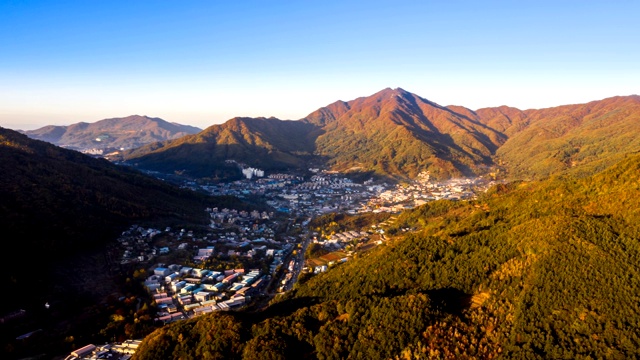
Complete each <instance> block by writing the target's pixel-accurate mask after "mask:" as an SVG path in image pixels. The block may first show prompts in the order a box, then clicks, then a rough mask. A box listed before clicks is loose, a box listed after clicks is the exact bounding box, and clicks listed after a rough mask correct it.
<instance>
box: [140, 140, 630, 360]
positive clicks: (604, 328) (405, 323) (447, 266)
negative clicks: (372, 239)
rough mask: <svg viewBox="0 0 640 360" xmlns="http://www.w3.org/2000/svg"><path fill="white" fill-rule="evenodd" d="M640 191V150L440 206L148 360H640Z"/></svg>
mask: <svg viewBox="0 0 640 360" xmlns="http://www.w3.org/2000/svg"><path fill="white" fill-rule="evenodd" d="M638 181H640V154H639V153H634V154H629V155H627V156H625V157H623V158H622V159H621V161H619V163H617V164H615V165H614V166H611V167H609V168H607V169H606V170H604V171H601V172H599V173H596V174H595V175H592V176H588V177H584V178H582V179H563V178H562V177H552V178H550V179H547V180H545V181H541V182H514V183H509V184H501V185H499V186H496V187H494V188H493V189H491V190H490V191H489V192H487V193H486V194H484V195H483V196H481V197H480V198H478V199H477V200H474V201H468V202H451V201H436V202H430V203H427V204H425V205H424V206H422V207H419V208H416V209H413V210H411V211H407V212H404V213H402V214H399V215H398V216H397V219H395V220H393V221H391V225H390V226H389V227H388V228H387V237H388V240H387V241H386V242H384V243H383V244H382V245H379V246H377V247H376V248H375V249H373V250H370V251H367V252H364V253H358V254H357V255H356V256H354V258H353V259H350V260H349V261H347V262H346V263H344V264H340V265H336V266H335V267H334V268H332V269H330V270H329V271H328V272H326V273H323V274H319V275H316V276H314V277H312V278H311V279H309V280H306V282H305V281H304V280H303V281H302V283H298V284H297V285H296V288H295V289H294V290H293V291H292V292H289V293H287V294H286V295H284V296H282V297H279V298H277V299H276V300H275V301H274V302H273V303H272V304H271V305H270V306H269V307H268V308H267V309H266V310H264V311H262V312H257V313H256V312H243V311H239V312H216V313H213V314H206V315H202V316H199V317H197V318H194V319H190V320H187V321H181V322H177V323H173V324H169V325H167V326H164V327H162V328H160V329H157V330H156V331H154V332H153V333H151V334H150V335H149V336H147V337H146V338H145V339H144V340H143V341H142V343H141V344H140V346H139V348H138V350H137V352H136V355H135V356H136V358H137V359H141V360H145V359H158V358H185V359H187V358H200V357H207V358H220V359H222V358H225V359H227V358H228V359H256V358H271V359H329V358H331V359H346V358H349V359H422V358H444V359H454V358H455V359H524V358H527V359H549V358H566V359H578V358H611V359H631V358H637V357H638V356H640V347H639V346H638V344H639V343H640V336H639V335H638V331H637V329H638V323H639V322H640V315H639V314H640V298H639V296H638V294H640V265H639V264H638V261H637V259H638V257H639V256H640V243H638V241H637V239H638V234H640V211H639V209H640V188H638ZM352 223H355V222H354V221H352ZM367 227H368V226H367ZM407 228H410V229H413V230H410V231H406V229H407Z"/></svg>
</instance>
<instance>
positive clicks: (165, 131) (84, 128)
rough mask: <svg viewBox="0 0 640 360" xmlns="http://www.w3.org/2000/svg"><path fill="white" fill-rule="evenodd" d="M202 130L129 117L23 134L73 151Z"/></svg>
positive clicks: (127, 144)
mask: <svg viewBox="0 0 640 360" xmlns="http://www.w3.org/2000/svg"><path fill="white" fill-rule="evenodd" d="M200 131H201V129H199V128H197V127H194V126H190V125H182V124H178V123H174V122H168V121H166V120H163V119H161V118H157V117H149V116H146V115H130V116H126V117H122V118H108V119H103V120H99V121H96V122H93V123H88V122H79V123H74V124H71V125H48V126H44V127H42V128H39V129H35V130H28V131H20V132H21V133H23V134H25V135H27V136H29V137H31V138H33V139H36V140H43V141H47V142H50V143H52V144H55V145H58V146H62V147H66V148H70V149H74V150H87V149H93V148H97V149H120V148H136V147H140V146H142V145H144V144H147V143H150V142H156V141H161V140H170V139H177V138H180V137H182V136H185V135H188V134H194V133H198V132H200Z"/></svg>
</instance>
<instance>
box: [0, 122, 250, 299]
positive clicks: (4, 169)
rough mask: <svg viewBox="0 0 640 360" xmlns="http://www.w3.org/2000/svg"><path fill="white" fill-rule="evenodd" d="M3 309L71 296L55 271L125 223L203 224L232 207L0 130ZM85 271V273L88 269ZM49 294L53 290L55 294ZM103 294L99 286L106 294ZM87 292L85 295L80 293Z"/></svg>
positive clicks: (115, 233)
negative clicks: (213, 209)
mask: <svg viewBox="0 0 640 360" xmlns="http://www.w3.org/2000/svg"><path fill="white" fill-rule="evenodd" d="M0 199H2V201H0V229H1V231H2V233H3V236H2V238H3V239H4V240H3V244H4V246H5V247H6V248H10V249H11V251H4V252H2V255H1V256H0V274H1V275H0V276H1V279H2V282H1V284H2V287H3V289H5V291H7V292H8V293H13V294H21V295H20V296H6V297H3V299H2V304H3V305H4V306H3V308H4V309H5V310H10V308H11V305H14V306H15V305H20V306H27V305H28V304H30V303H32V302H38V303H40V302H41V303H42V304H43V303H44V298H43V297H47V296H51V297H53V296H54V295H53V294H54V293H55V294H58V295H59V292H60V291H61V290H60V289H64V291H63V292H66V293H67V294H70V293H73V291H76V290H78V289H77V287H78V286H76V288H73V287H70V286H69V284H68V282H67V281H66V280H65V279H60V278H55V279H52V277H53V273H54V270H55V269H59V268H61V267H69V268H70V267H71V266H72V265H71V264H73V263H75V260H77V259H81V258H82V257H83V256H84V255H86V254H88V253H92V252H93V251H95V250H101V249H103V248H104V246H105V245H106V244H108V243H113V241H114V240H115V239H116V238H117V237H118V236H119V235H120V234H121V233H122V231H124V230H126V229H127V228H128V227H130V226H131V225H132V224H145V223H149V222H151V221H153V222H154V223H156V224H157V223H167V224H170V223H171V224H176V223H177V224H180V223H185V222H188V223H191V222H202V223H206V221H207V217H206V214H205V213H204V208H206V207H207V206H212V205H214V204H217V203H219V204H220V206H225V205H226V206H229V205H233V204H237V205H239V203H240V202H239V201H238V200H237V199H235V198H213V197H209V196H205V195H202V194H197V193H195V192H192V191H187V190H183V189H180V188H178V187H176V186H172V185H169V184H167V183H165V182H163V181H160V180H157V179H154V178H151V177H149V176H146V175H143V174H141V173H139V172H138V171H136V170H134V169H131V168H127V167H121V166H117V165H114V164H112V163H110V162H108V161H107V160H104V159H95V158H92V157H89V156H87V155H84V154H81V153H79V152H76V151H72V150H66V149H63V148H60V147H57V146H54V145H52V144H49V143H46V142H43V141H38V140H33V139H30V138H28V137H27V136H25V135H23V134H20V133H18V132H15V131H12V130H7V129H3V128H0ZM84 266H87V267H91V266H92V264H85V265H84ZM52 287H53V288H55V289H57V290H55V291H54V289H52ZM107 288H108V287H106V286H105V289H107ZM85 290H86V289H85Z"/></svg>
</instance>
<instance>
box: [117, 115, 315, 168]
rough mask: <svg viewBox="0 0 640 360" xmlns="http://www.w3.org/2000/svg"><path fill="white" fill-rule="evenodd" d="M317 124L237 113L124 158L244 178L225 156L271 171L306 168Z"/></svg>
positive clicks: (153, 165)
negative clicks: (198, 131) (203, 128)
mask: <svg viewBox="0 0 640 360" xmlns="http://www.w3.org/2000/svg"><path fill="white" fill-rule="evenodd" d="M315 129H316V127H315V126H314V125H311V124H307V123H303V122H299V121H282V120H278V119H275V118H268V119H266V118H257V119H253V118H234V119H231V120H229V121H227V122H226V123H224V124H222V125H213V126H210V127H209V128H207V129H205V130H203V131H202V132H200V133H198V134H196V135H190V136H185V137H183V138H180V139H178V140H174V141H166V142H162V143H154V144H149V145H147V146H143V147H141V148H138V149H134V150H131V151H129V152H126V153H125V155H124V157H125V159H127V160H128V162H129V163H133V164H136V165H138V166H140V167H143V168H147V169H153V170H157V171H163V172H175V171H180V172H184V173H186V174H187V175H190V176H194V177H207V178H228V177H233V176H235V177H238V176H239V173H240V172H239V170H238V169H237V168H236V167H235V166H229V165H226V164H225V160H235V161H238V162H242V163H245V164H248V165H251V166H256V167H260V168H261V169H265V170H281V169H287V168H304V164H305V162H306V160H307V159H308V158H309V157H310V156H311V155H312V154H313V151H314V145H313V130H315Z"/></svg>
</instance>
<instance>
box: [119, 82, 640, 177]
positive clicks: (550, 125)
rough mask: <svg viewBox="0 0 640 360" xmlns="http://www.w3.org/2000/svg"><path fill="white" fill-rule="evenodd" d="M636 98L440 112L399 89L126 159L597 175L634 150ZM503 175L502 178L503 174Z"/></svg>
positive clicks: (233, 125) (228, 169) (236, 124)
mask: <svg viewBox="0 0 640 360" xmlns="http://www.w3.org/2000/svg"><path fill="white" fill-rule="evenodd" d="M639 99H640V97H639V96H637V95H632V96H621V97H613V98H608V99H603V100H598V101H593V102H590V103H587V104H576V105H566V106H560V107H554V108H547V109H529V110H519V109H516V108H512V107H507V106H500V107H494V108H483V109H478V110H476V111H473V110H470V109H468V108H465V107H463V106H441V105H438V104H436V103H434V102H431V101H429V100H426V99H424V98H421V97H420V96H418V95H415V94H412V93H410V92H407V91H405V90H403V89H400V88H397V89H390V88H387V89H384V90H382V91H380V92H378V93H375V94H373V95H371V96H367V97H361V98H358V99H355V100H351V101H347V102H345V101H337V102H334V103H332V104H330V105H328V106H326V107H323V108H320V109H318V110H316V111H314V112H313V113H311V114H309V115H308V116H307V117H305V118H303V119H300V120H295V121H291V120H289V121H283V120H279V119H276V118H255V119H254V118H234V119H231V120H229V121H227V122H226V123H224V124H220V125H213V126H211V127H209V128H207V129H205V130H204V131H203V132H202V133H199V134H196V135H191V136H186V137H184V138H181V139H177V140H169V141H164V142H161V143H153V144H149V145H146V146H143V147H141V148H139V149H133V150H130V151H128V152H125V154H124V158H125V159H126V160H127V161H128V162H129V163H131V164H136V165H137V166H140V167H142V168H148V169H153V170H158V171H164V172H181V173H186V174H188V175H191V176H194V177H210V178H221V179H224V178H229V177H232V178H233V177H236V178H237V177H239V176H240V174H239V171H238V169H237V168H236V167H235V166H228V165H226V164H225V160H236V161H239V162H244V163H246V164H247V165H250V166H254V167H258V168H262V169H264V170H274V171H280V170H283V169H307V168H308V167H312V166H313V167H315V166H324V167H328V168H330V169H332V170H340V171H345V172H349V171H351V172H360V173H363V174H373V173H375V174H378V175H382V176H386V177H392V178H396V179H407V178H414V177H415V176H416V175H417V174H419V173H420V172H422V171H429V172H430V174H431V176H432V177H434V178H439V179H443V178H451V177H459V176H473V175H479V174H485V173H487V172H490V171H493V170H494V169H495V168H496V167H499V168H502V169H504V170H506V173H507V176H509V177H511V178H526V179H539V178H543V177H547V176H549V175H552V174H555V173H559V172H570V173H573V174H576V175H578V176H586V175H589V174H593V173H594V172H595V171H597V170H601V169H603V168H604V167H606V166H607V165H609V164H611V163H613V162H615V161H616V160H619V159H620V158H621V156H624V154H627V153H629V152H630V151H636V150H638V149H640V139H639V138H637V137H636V136H634V134H635V133H637V132H638V131H639V130H640V121H638V120H639V119H640V100H639ZM503 176H504V175H503Z"/></svg>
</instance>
